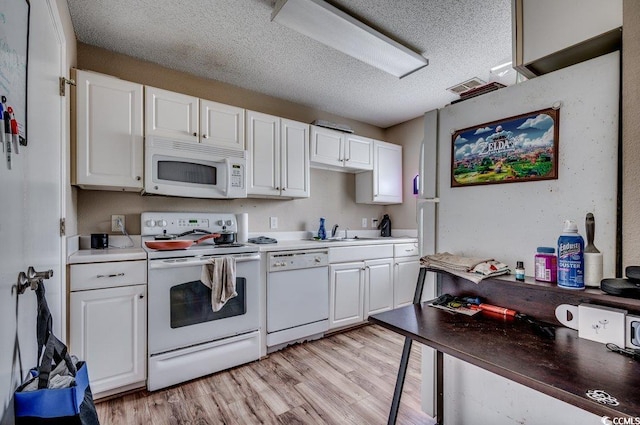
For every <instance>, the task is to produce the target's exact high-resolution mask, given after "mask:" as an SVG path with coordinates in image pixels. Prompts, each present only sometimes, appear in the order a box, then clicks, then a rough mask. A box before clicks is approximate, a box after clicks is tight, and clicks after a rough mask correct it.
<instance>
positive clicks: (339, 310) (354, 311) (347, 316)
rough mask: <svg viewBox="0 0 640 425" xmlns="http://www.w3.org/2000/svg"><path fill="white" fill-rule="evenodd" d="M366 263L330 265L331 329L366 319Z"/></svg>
mask: <svg viewBox="0 0 640 425" xmlns="http://www.w3.org/2000/svg"><path fill="white" fill-rule="evenodd" d="M363 268H364V264H363V263H362V262H357V263H344V264H337V265H331V266H329V275H330V287H329V300H330V301H329V329H332V328H338V327H341V326H347V325H355V324H357V323H360V322H362V321H363V320H364V304H363V301H364V273H363V272H364V270H363Z"/></svg>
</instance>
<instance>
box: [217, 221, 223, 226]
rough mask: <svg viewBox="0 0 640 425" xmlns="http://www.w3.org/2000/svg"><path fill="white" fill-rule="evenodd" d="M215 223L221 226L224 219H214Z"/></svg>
mask: <svg viewBox="0 0 640 425" xmlns="http://www.w3.org/2000/svg"><path fill="white" fill-rule="evenodd" d="M216 224H217V225H218V226H222V225H223V224H224V221H223V220H218V221H216Z"/></svg>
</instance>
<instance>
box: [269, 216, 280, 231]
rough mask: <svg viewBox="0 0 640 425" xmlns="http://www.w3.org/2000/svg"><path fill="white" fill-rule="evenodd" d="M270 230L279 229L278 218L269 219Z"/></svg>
mask: <svg viewBox="0 0 640 425" xmlns="http://www.w3.org/2000/svg"><path fill="white" fill-rule="evenodd" d="M269 228H270V229H277V228H278V217H269Z"/></svg>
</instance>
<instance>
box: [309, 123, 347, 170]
mask: <svg viewBox="0 0 640 425" xmlns="http://www.w3.org/2000/svg"><path fill="white" fill-rule="evenodd" d="M343 152H344V133H342V132H340V131H336V130H331V129H327V128H323V127H318V126H315V125H312V126H311V157H310V161H311V163H312V164H314V163H315V164H324V165H329V166H331V167H342V163H343Z"/></svg>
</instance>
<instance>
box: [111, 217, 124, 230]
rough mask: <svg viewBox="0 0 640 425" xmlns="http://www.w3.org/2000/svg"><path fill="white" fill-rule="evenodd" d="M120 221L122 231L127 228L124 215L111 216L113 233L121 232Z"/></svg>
mask: <svg viewBox="0 0 640 425" xmlns="http://www.w3.org/2000/svg"><path fill="white" fill-rule="evenodd" d="M118 220H119V221H120V223H122V229H124V228H125V225H124V215H122V214H113V215H112V216H111V231H112V232H121V231H122V229H120V226H119V225H118Z"/></svg>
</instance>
